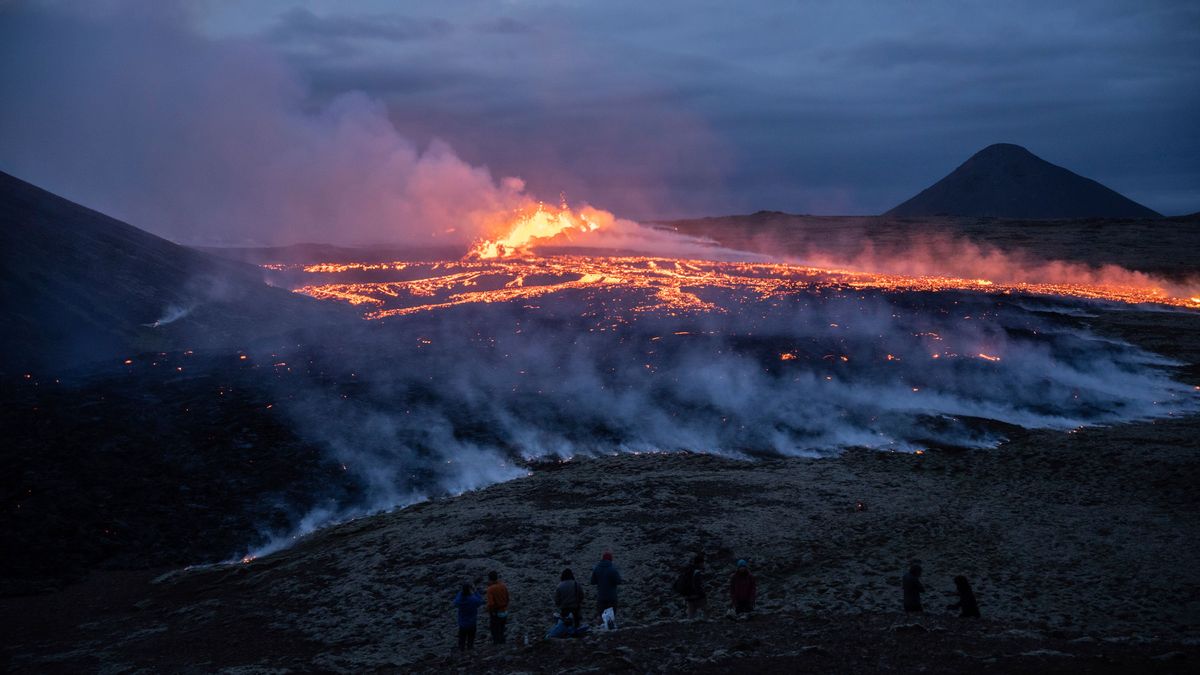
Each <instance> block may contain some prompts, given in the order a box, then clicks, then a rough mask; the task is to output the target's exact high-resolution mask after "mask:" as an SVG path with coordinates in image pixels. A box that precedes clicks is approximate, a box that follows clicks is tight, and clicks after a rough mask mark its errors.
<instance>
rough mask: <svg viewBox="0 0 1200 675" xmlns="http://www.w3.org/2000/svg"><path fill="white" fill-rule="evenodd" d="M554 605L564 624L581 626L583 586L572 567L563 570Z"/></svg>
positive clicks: (555, 591)
mask: <svg viewBox="0 0 1200 675" xmlns="http://www.w3.org/2000/svg"><path fill="white" fill-rule="evenodd" d="M554 606H555V607H557V608H558V612H559V616H561V617H562V621H563V624H564V625H566V626H567V627H568V628H570V627H572V626H574V627H575V628H579V615H580V612H581V611H582V610H583V586H580V585H579V582H578V581H575V573H574V572H572V571H571V570H570V569H565V570H563V571H562V576H561V577H560V581H559V582H558V588H556V589H554Z"/></svg>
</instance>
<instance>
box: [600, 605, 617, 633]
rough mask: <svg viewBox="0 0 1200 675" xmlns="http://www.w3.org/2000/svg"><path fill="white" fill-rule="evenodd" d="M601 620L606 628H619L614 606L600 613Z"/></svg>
mask: <svg viewBox="0 0 1200 675" xmlns="http://www.w3.org/2000/svg"><path fill="white" fill-rule="evenodd" d="M600 621H601V623H602V624H603V625H604V630H616V629H617V613H616V611H614V610H613V608H612V607H609V608H607V609H605V610H604V613H603V614H601V615H600Z"/></svg>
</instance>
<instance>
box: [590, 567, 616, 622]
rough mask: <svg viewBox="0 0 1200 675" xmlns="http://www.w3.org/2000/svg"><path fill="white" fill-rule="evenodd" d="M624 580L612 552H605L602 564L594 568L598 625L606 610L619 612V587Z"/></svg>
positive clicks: (593, 582)
mask: <svg viewBox="0 0 1200 675" xmlns="http://www.w3.org/2000/svg"><path fill="white" fill-rule="evenodd" d="M622 582H623V580H622V579H621V572H620V570H618V569H617V566H616V565H614V564H613V554H612V551H605V552H604V554H603V555H601V556H600V562H598V563H596V566H595V567H593V568H592V585H593V586H595V587H596V617H597V618H596V623H599V622H600V617H602V616H603V615H604V610H606V609H609V608H610V607H611V608H612V610H613V612H616V611H617V586H620V585H621V583H622Z"/></svg>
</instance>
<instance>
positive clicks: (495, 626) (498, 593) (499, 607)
mask: <svg viewBox="0 0 1200 675" xmlns="http://www.w3.org/2000/svg"><path fill="white" fill-rule="evenodd" d="M484 597H485V598H486V599H487V610H488V630H489V631H491V633H492V644H497V645H499V644H504V628H505V626H507V625H508V586H505V585H504V582H503V581H500V575H499V574H497V573H496V572H495V570H493V571H491V572H488V588H487V593H486V594H485V596H484Z"/></svg>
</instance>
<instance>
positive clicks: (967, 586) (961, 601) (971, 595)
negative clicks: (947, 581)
mask: <svg viewBox="0 0 1200 675" xmlns="http://www.w3.org/2000/svg"><path fill="white" fill-rule="evenodd" d="M954 590H956V591H958V602H956V603H954V604H953V605H950V606H949V607H947V608H946V609H957V610H961V611H960V613H959V616H961V617H969V618H973V619H978V618H979V603H978V602H976V601H975V591H973V590H971V583H970V582H969V581H967V578H966V577H964V576H963V575H961V574H960V575H958V576H956V577H954Z"/></svg>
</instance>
